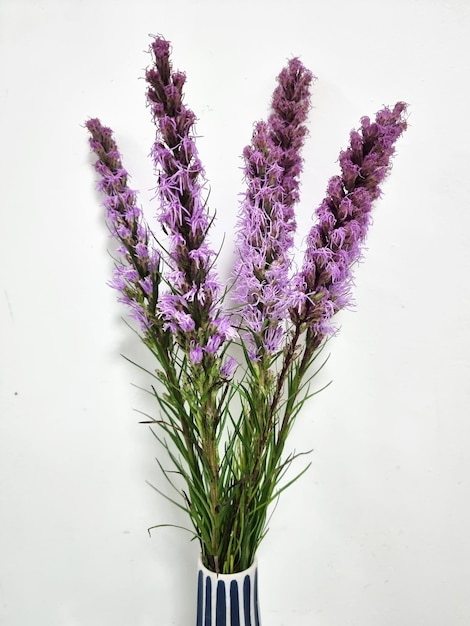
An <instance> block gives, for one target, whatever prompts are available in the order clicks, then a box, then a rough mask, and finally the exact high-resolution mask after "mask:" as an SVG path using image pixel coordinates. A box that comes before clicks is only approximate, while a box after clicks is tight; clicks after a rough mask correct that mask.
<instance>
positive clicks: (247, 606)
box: [196, 560, 261, 626]
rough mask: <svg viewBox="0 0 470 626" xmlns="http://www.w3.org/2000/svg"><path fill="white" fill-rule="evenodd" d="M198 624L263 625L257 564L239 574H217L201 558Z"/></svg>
mask: <svg viewBox="0 0 470 626" xmlns="http://www.w3.org/2000/svg"><path fill="white" fill-rule="evenodd" d="M196 626H261V620H260V616H259V604H258V566H257V562H256V560H255V561H254V563H253V565H252V566H251V567H250V568H249V569H247V570H245V571H244V572H239V573H237V574H219V575H218V576H217V574H216V573H215V572H211V571H210V570H208V569H206V568H205V567H204V565H203V564H202V563H201V560H199V573H198V581H197V621H196Z"/></svg>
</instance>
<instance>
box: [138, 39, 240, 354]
mask: <svg viewBox="0 0 470 626" xmlns="http://www.w3.org/2000/svg"><path fill="white" fill-rule="evenodd" d="M151 52H152V54H153V59H154V67H152V68H151V69H149V70H147V73H146V79H147V82H148V84H149V89H148V92H147V96H148V101H149V103H150V106H151V109H152V114H153V118H154V122H155V124H156V126H157V138H156V141H155V143H154V145H153V149H152V156H153V159H154V161H155V165H156V169H157V173H158V176H159V184H158V188H159V193H160V199H161V211H160V215H159V219H160V222H161V224H162V226H163V229H164V230H165V232H167V233H168V234H169V235H170V259H169V265H170V268H171V271H170V272H169V273H168V276H167V281H168V283H169V285H170V288H171V292H170V293H168V294H164V295H163V296H162V297H161V300H160V303H159V307H160V310H161V312H162V313H163V315H164V317H165V319H166V321H167V326H168V327H169V328H170V329H171V330H172V331H173V332H174V333H176V334H177V336H178V339H179V341H180V343H182V345H184V346H186V347H187V346H189V345H190V346H191V349H190V356H191V359H193V361H194V362H200V361H201V360H202V355H203V353H206V354H215V353H216V352H217V351H218V350H219V348H220V346H221V345H222V343H223V342H224V341H225V340H226V338H227V334H228V333H229V331H230V324H229V323H228V319H227V318H223V317H221V316H220V311H219V308H218V300H219V297H220V286H219V283H218V281H217V279H216V276H215V274H214V272H213V271H212V266H213V263H214V258H215V255H214V252H213V251H212V250H211V249H210V248H209V246H208V243H207V231H208V229H209V226H210V222H211V218H210V217H209V215H208V212H207V208H206V204H205V201H204V199H203V192H204V187H205V184H206V181H205V175H204V170H203V167H202V164H201V161H200V160H199V156H198V151H197V148H196V145H195V142H194V136H193V129H194V123H195V121H196V116H195V115H194V113H193V112H192V111H191V110H190V109H188V108H187V107H186V106H185V105H184V103H183V85H184V83H185V80H186V77H185V75H184V74H183V73H181V72H173V70H172V66H171V62H170V58H169V55H170V44H169V42H168V41H165V40H164V39H161V38H156V39H155V40H154V42H153V43H152V44H151Z"/></svg>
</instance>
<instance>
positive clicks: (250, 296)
mask: <svg viewBox="0 0 470 626" xmlns="http://www.w3.org/2000/svg"><path fill="white" fill-rule="evenodd" d="M312 80H313V76H312V74H311V73H310V72H309V71H308V70H306V69H305V68H304V66H303V65H302V63H301V62H300V61H299V59H292V60H291V61H289V63H288V65H287V67H286V68H284V70H283V71H282V72H281V74H280V75H279V76H278V86H277V88H276V90H275V91H274V94H273V99H272V113H271V115H270V117H269V121H268V122H267V123H266V122H258V123H257V124H256V126H255V130H254V133H253V137H252V143H251V146H248V147H247V148H245V150H244V153H243V156H244V160H245V177H246V181H247V186H248V190H247V193H246V195H245V198H244V201H243V203H242V206H241V211H240V216H239V221H238V237H237V246H236V249H237V254H238V258H237V260H236V262H235V269H234V274H235V280H236V288H235V297H236V300H237V301H238V302H239V303H240V304H241V311H240V313H241V316H242V320H243V326H244V327H245V328H246V330H247V331H248V333H247V339H246V341H247V342H248V352H249V354H250V357H251V358H252V359H254V360H256V359H258V358H259V356H260V354H261V353H264V354H267V355H269V354H274V353H275V352H277V350H278V349H279V345H280V342H281V340H282V337H283V333H282V332H281V331H280V325H281V324H282V322H283V321H284V320H285V319H286V317H287V311H288V308H289V306H290V289H289V280H288V275H289V269H290V264H291V249H292V245H293V233H294V231H295V228H296V223H295V216H294V211H293V205H294V204H295V202H297V200H298V198H299V193H298V188H299V179H298V177H299V175H300V173H301V170H302V159H301V156H300V150H301V148H302V146H303V142H304V138H305V135H306V133H307V129H306V127H305V126H304V122H305V120H306V117H307V114H308V110H309V107H310V91H309V88H310V84H311V82H312Z"/></svg>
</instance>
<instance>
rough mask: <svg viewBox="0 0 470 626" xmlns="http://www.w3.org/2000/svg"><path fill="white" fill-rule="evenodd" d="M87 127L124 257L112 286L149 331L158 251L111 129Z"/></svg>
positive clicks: (89, 123) (98, 125)
mask: <svg viewBox="0 0 470 626" xmlns="http://www.w3.org/2000/svg"><path fill="white" fill-rule="evenodd" d="M86 127H87V129H88V131H89V132H90V135H91V137H90V146H91V148H92V150H93V152H94V153H95V154H96V156H97V157H98V160H97V161H96V163H95V169H96V171H97V172H98V173H99V174H100V176H101V181H100V183H99V189H100V191H101V192H102V193H103V194H104V195H105V200H104V202H103V204H104V206H105V207H106V214H107V220H108V225H109V227H110V230H111V233H112V234H113V235H114V236H115V237H116V238H117V239H118V240H119V241H120V242H121V246H120V248H119V253H120V255H121V257H122V258H123V259H124V261H125V262H124V263H122V262H119V261H118V262H117V263H116V266H115V272H114V280H113V282H112V286H113V287H115V288H116V289H117V290H118V291H119V292H120V294H121V297H120V300H121V301H122V302H124V303H125V304H127V305H128V306H130V307H131V309H132V313H133V316H134V317H135V318H136V319H137V321H138V322H139V324H140V326H141V328H142V329H143V330H144V331H148V330H149V329H150V328H152V327H154V326H155V324H156V323H157V317H156V307H157V302H158V288H159V284H160V280H161V277H160V272H159V266H160V255H159V252H158V250H157V249H155V248H154V247H152V246H151V244H150V241H149V238H150V231H149V229H148V227H147V225H146V223H145V220H144V217H143V215H142V211H141V209H140V208H139V207H138V206H137V205H136V199H137V196H136V192H135V191H133V190H132V189H130V188H129V187H128V184H127V178H128V173H127V172H126V170H125V169H124V167H123V165H122V161H121V155H120V154H119V150H118V148H117V145H116V142H115V141H114V139H113V134H112V131H111V129H110V128H107V127H106V126H103V125H102V124H101V122H100V121H99V120H98V119H90V120H88V121H87V122H86Z"/></svg>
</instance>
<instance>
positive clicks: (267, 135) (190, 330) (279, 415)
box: [86, 37, 406, 573]
mask: <svg viewBox="0 0 470 626" xmlns="http://www.w3.org/2000/svg"><path fill="white" fill-rule="evenodd" d="M150 51H151V55H152V66H151V67H150V68H149V69H148V70H147V72H146V81H147V85H148V89H147V100H148V104H149V106H150V110H151V114H152V119H153V122H154V124H155V126H156V139H155V142H154V144H153V147H152V152H151V155H152V158H153V161H154V163H155V172H156V176H157V180H158V185H157V189H158V195H159V200H160V206H159V213H158V220H159V223H160V227H161V231H162V233H163V234H164V235H165V238H163V239H162V236H159V237H157V236H156V235H155V234H154V233H153V232H152V230H151V229H150V227H149V226H148V224H147V222H146V220H145V218H144V215H143V212H142V210H141V209H140V207H139V206H138V204H137V194H136V192H135V191H134V190H132V189H131V188H130V187H129V185H128V173H127V171H126V170H125V169H124V167H123V164H122V160H121V155H120V153H119V150H118V147H117V145H116V142H115V140H114V137H113V134H112V131H111V130H110V129H109V128H107V127H105V126H103V125H102V123H101V122H100V121H99V120H98V119H90V120H88V121H87V122H86V127H87V129H88V131H89V133H90V145H91V148H92V150H93V152H94V153H95V154H96V157H97V161H96V163H95V169H96V171H97V172H98V174H99V175H100V177H101V180H100V183H99V189H100V190H101V192H102V193H103V195H104V206H105V208H106V216H107V222H108V224H109V227H110V230H111V233H112V236H113V237H114V238H115V239H116V240H117V241H118V242H119V257H118V259H117V260H116V263H115V270H114V277H113V281H112V286H113V287H114V288H116V289H117V291H118V292H119V299H120V300H121V301H122V302H124V303H125V304H126V305H127V306H129V307H130V310H131V312H132V315H133V317H134V318H135V319H136V320H137V321H138V323H139V326H140V331H141V337H142V340H143V341H144V343H145V345H146V346H147V348H148V349H149V350H150V352H151V353H152V355H153V356H154V357H155V359H156V364H157V365H156V369H155V371H153V372H149V373H150V374H151V375H152V376H153V377H154V378H155V381H156V382H155V385H154V386H152V393H153V395H154V397H155V400H156V402H157V404H158V407H159V414H158V416H156V417H154V418H151V419H150V420H149V421H150V423H151V425H152V432H153V433H154V435H155V436H156V437H157V439H158V441H159V442H160V443H161V444H162V446H163V448H164V450H165V452H166V454H167V455H168V456H169V458H170V459H171V461H172V464H173V469H172V470H171V471H170V470H167V469H165V468H164V466H163V463H162V462H160V461H159V465H160V468H161V470H162V471H163V474H164V475H165V477H166V478H167V479H168V481H169V482H170V483H171V485H172V486H173V487H174V488H175V490H176V493H177V495H176V496H175V498H171V500H172V502H174V503H175V504H176V505H177V506H178V507H180V508H181V509H183V510H184V511H185V512H186V513H187V514H188V515H189V518H190V520H191V523H192V533H193V535H194V537H195V538H197V540H198V541H199V544H200V548H201V558H202V562H203V564H204V565H205V566H206V567H207V568H208V569H210V570H212V571H214V572H216V573H234V572H239V571H243V570H245V569H246V568H248V567H249V566H250V565H251V564H252V562H253V560H254V557H255V554H256V551H257V549H258V547H259V545H260V542H261V541H262V539H263V537H264V536H265V534H266V532H267V520H268V511H269V507H270V505H271V504H272V502H273V501H274V500H275V499H276V498H277V497H278V496H279V494H280V493H281V492H282V491H283V490H284V489H285V488H286V487H288V486H289V485H290V484H292V482H294V481H295V480H296V479H297V478H298V477H299V476H300V475H301V474H302V473H303V472H304V471H305V470H306V469H307V468H305V469H304V470H302V471H301V472H300V473H298V474H297V475H295V476H294V477H293V478H292V477H291V478H285V476H286V472H287V470H288V469H289V468H290V466H291V464H292V462H293V460H294V459H295V458H296V457H297V456H298V455H297V454H295V453H292V452H290V453H289V452H286V442H287V439H288V435H289V433H290V431H291V428H292V426H293V424H294V421H295V419H296V417H297V415H298V414H299V411H300V410H301V408H302V406H303V403H304V402H305V400H306V399H307V398H309V397H310V395H311V393H310V390H309V383H310V381H311V379H312V377H313V376H314V374H315V373H316V372H315V369H316V370H317V371H318V369H320V367H321V364H319V365H316V364H315V361H316V359H317V358H318V355H319V354H320V353H321V350H322V348H323V346H324V345H325V341H326V340H327V339H328V337H329V336H330V335H331V334H332V333H333V332H334V331H335V328H334V325H333V323H332V318H333V316H334V315H335V313H336V312H337V311H339V310H340V309H342V308H344V307H345V306H346V305H348V303H349V302H350V291H351V268H352V266H353V264H354V263H355V262H356V261H357V260H358V259H359V258H360V255H361V246H362V244H363V242H364V239H365V237H366V234H367V229H368V226H369V222H370V212H371V208H372V204H373V202H374V200H376V199H377V198H378V197H379V195H380V185H381V183H382V182H383V181H384V179H385V177H386V175H387V173H388V171H389V166H390V162H391V157H392V155H393V153H394V146H395V142H396V141H397V139H398V138H399V137H400V135H401V134H402V132H403V131H404V130H405V129H406V120H405V113H406V105H405V104H404V103H402V102H398V103H397V104H396V105H395V106H394V107H393V108H384V109H382V110H381V111H379V112H378V113H377V115H376V117H375V120H374V121H372V120H370V119H369V118H368V117H364V118H362V120H361V124H360V127H359V129H358V130H354V131H352V132H351V135H350V143H349V147H348V148H347V149H346V150H344V151H342V152H341V153H340V156H339V165H340V173H339V174H338V175H336V176H333V178H331V179H330V181H329V183H328V187H327V192H326V196H325V198H324V199H323V201H322V202H321V204H320V206H319V208H318V209H317V212H316V217H317V220H316V223H315V224H314V225H313V226H312V228H311V230H310V232H309V233H308V237H307V239H306V249H305V254H304V259H303V263H302V265H301V267H300V268H298V269H297V268H296V267H295V266H294V263H293V236H294V233H295V229H296V223H295V214H294V206H295V205H296V204H297V202H298V201H299V176H300V174H301V170H302V165H303V161H302V158H301V155H300V153H301V149H302V146H303V143H304V139H305V136H306V134H307V129H306V126H305V122H306V119H307V115H308V112H309V109H310V88H311V85H312V83H313V81H314V76H313V75H312V74H311V72H310V71H308V70H307V69H306V68H305V67H304V66H303V64H302V63H301V61H300V60H299V59H298V58H293V59H291V60H290V61H289V62H288V63H287V66H286V67H285V68H284V69H283V70H282V72H281V73H280V75H279V76H278V79H277V87H276V89H275V91H274V94H273V98H272V102H271V113H270V116H269V117H268V119H267V121H260V122H258V123H257V124H256V125H255V127H254V131H253V136H252V140H251V144H250V145H249V146H247V147H246V148H245V150H244V152H243V159H244V172H245V179H246V185H247V190H246V193H245V194H244V196H243V201H242V202H241V207H240V213H239V219H238V229H237V236H236V260H235V263H234V270H233V281H232V282H233V284H232V286H231V289H223V287H222V285H221V283H220V281H219V279H218V277H217V274H216V269H215V263H216V257H217V255H216V254H215V252H214V251H213V250H212V249H211V247H210V242H209V231H210V227H211V224H212V222H213V220H214V215H213V214H211V213H210V211H209V209H208V206H207V195H208V194H207V191H206V188H207V187H206V182H207V181H206V178H205V173H204V169H203V166H202V164H201V161H200V159H199V156H198V151H197V147H196V138H195V132H194V126H195V122H196V116H195V114H194V113H193V111H191V110H190V109H189V108H188V107H187V106H186V104H185V102H184V97H183V87H184V84H185V81H186V76H185V74H183V73H182V72H178V71H174V70H173V67H172V63H171V59H170V53H171V49H170V43H169V42H168V41H166V40H165V39H163V38H161V37H156V38H154V39H153V40H152V43H151V46H150ZM307 467H308V466H307ZM175 475H179V479H178V478H175ZM178 480H181V482H178ZM165 497H168V495H166V494H165Z"/></svg>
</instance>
